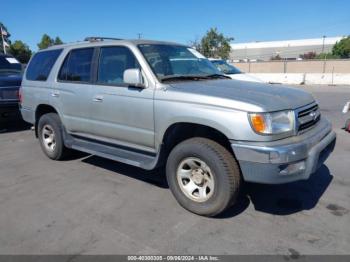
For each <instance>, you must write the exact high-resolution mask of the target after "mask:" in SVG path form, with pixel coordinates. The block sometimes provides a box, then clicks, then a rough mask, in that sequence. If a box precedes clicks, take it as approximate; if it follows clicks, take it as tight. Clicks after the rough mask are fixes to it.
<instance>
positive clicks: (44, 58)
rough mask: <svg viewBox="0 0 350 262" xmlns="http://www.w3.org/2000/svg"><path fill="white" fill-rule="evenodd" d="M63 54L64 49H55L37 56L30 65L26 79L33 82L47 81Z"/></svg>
mask: <svg viewBox="0 0 350 262" xmlns="http://www.w3.org/2000/svg"><path fill="white" fill-rule="evenodd" d="M61 52H62V49H55V50H50V51H43V52H40V53H37V54H35V55H34V57H33V58H32V60H31V61H30V63H29V65H28V69H27V73H26V78H27V79H28V80H32V81H46V80H47V77H48V76H49V74H50V72H51V69H52V67H53V65H54V64H55V62H56V60H57V57H58V56H59V55H60V54H61Z"/></svg>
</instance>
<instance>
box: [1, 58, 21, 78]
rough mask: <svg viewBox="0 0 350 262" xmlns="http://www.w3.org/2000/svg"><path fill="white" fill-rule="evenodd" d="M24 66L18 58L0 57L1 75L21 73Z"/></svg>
mask: <svg viewBox="0 0 350 262" xmlns="http://www.w3.org/2000/svg"><path fill="white" fill-rule="evenodd" d="M21 71H22V65H21V64H20V62H18V61H17V59H16V58H13V57H10V56H0V74H4V73H5V74H8V73H20V72H21Z"/></svg>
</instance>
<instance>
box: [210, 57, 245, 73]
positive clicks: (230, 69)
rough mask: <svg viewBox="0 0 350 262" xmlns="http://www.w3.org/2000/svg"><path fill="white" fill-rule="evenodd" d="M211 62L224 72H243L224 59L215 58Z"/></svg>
mask: <svg viewBox="0 0 350 262" xmlns="http://www.w3.org/2000/svg"><path fill="white" fill-rule="evenodd" d="M211 62H212V63H213V64H214V65H215V66H216V68H217V69H219V70H220V71H221V72H222V73H224V74H228V75H229V74H242V72H241V71H239V69H238V68H236V67H234V66H232V65H230V64H229V63H227V62H226V61H224V60H214V61H211Z"/></svg>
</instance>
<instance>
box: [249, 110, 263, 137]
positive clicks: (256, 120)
mask: <svg viewBox="0 0 350 262" xmlns="http://www.w3.org/2000/svg"><path fill="white" fill-rule="evenodd" d="M250 121H251V123H252V126H253V128H254V130H255V131H256V132H258V133H264V131H265V130H266V125H265V118H264V116H263V115H261V114H251V115H250Z"/></svg>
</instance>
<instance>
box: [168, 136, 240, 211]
mask: <svg viewBox="0 0 350 262" xmlns="http://www.w3.org/2000/svg"><path fill="white" fill-rule="evenodd" d="M166 174H167V180H168V184H169V187H170V189H171V191H172V193H173V195H174V196H175V198H176V199H177V201H178V202H179V203H180V205H181V206H183V207H184V208H186V209H187V210H189V211H191V212H193V213H196V214H199V215H204V216H215V215H217V214H219V213H221V212H222V211H224V210H225V209H226V208H227V207H229V206H230V205H231V204H233V203H235V202H236V199H237V196H238V194H239V188H240V184H241V176H240V170H239V167H238V164H237V162H236V161H235V159H234V157H233V155H232V154H231V153H230V152H229V151H228V150H227V149H226V148H225V147H223V146H222V145H220V144H218V143H216V142H214V141H212V140H209V139H206V138H191V139H188V140H185V141H183V142H181V143H180V144H178V145H177V146H176V147H175V148H174V149H173V150H172V151H171V153H170V155H169V157H168V161H167V166H166Z"/></svg>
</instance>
